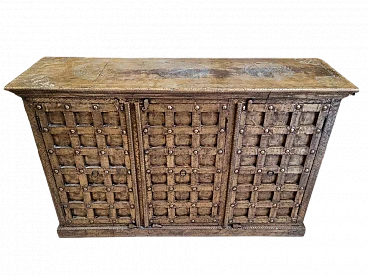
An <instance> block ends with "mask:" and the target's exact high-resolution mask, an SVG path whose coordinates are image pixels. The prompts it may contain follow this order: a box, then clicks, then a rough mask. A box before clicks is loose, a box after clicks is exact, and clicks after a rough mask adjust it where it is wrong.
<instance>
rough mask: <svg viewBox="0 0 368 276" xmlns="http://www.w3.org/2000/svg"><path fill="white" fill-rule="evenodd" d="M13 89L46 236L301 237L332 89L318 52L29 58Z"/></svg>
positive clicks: (342, 87)
mask: <svg viewBox="0 0 368 276" xmlns="http://www.w3.org/2000/svg"><path fill="white" fill-rule="evenodd" d="M5 89H6V90H9V91H12V92H14V93H15V94H17V95H19V96H21V97H22V98H23V100H24V104H25V108H26V111H27V115H28V118H29V121H30V123H31V127H32V131H33V134H34V138H35V141H36V144H37V148H38V151H39V155H40V158H41V161H42V165H43V168H44V171H45V174H46V178H47V182H48V185H49V189H50V192H51V195H52V198H53V202H54V205H55V209H56V212H57V215H58V219H59V222H60V225H59V228H58V234H59V236H60V237H105V236H164V235H177V236H188V235H195V236H213V235H214V236H224V235H262V236H263V235H269V236H302V235H304V233H305V227H304V224H303V220H304V217H305V214H306V210H307V207H308V203H309V200H310V197H311V193H312V190H313V187H314V184H315V181H316V178H317V174H318V170H319V168H320V165H321V162H322V159H323V156H324V153H325V150H326V146H327V142H328V138H329V137H330V135H331V131H332V127H333V123H334V120H335V118H336V115H337V110H338V107H339V104H340V101H341V99H342V98H344V97H346V96H348V95H349V94H354V93H356V92H358V89H357V88H356V87H355V86H354V85H353V84H351V83H350V82H349V81H347V80H346V79H345V78H343V77H342V76H341V75H340V74H339V73H337V72H336V71H335V70H334V69H332V68H331V67H330V66H329V65H327V64H326V63H325V62H323V61H321V60H319V59H85V58H43V59H41V60H40V61H39V62H38V63H36V64H35V65H34V66H32V67H31V68H30V69H28V70H27V71H26V72H25V73H23V74H22V75H20V76H19V77H18V78H16V79H15V80H14V81H13V82H11V83H10V84H8V85H7V86H6V87H5Z"/></svg>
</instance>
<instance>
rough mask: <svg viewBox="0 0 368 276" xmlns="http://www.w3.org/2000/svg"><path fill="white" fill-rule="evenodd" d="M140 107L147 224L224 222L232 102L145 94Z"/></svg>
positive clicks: (139, 116)
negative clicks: (151, 98) (150, 96)
mask: <svg viewBox="0 0 368 276" xmlns="http://www.w3.org/2000/svg"><path fill="white" fill-rule="evenodd" d="M137 109H138V111H137V112H138V114H137V116H138V122H141V127H140V129H139V133H140V135H139V138H140V139H141V141H140V144H141V145H143V148H142V149H141V154H142V156H141V158H142V160H144V164H143V167H142V178H143V179H142V180H143V186H144V189H143V191H144V192H143V204H144V207H145V209H144V211H145V217H144V218H145V225H153V226H155V225H158V226H159V225H188V224H189V225H190V224H193V225H219V224H222V220H223V215H224V207H225V198H226V195H225V194H226V185H227V169H226V164H224V160H225V155H227V154H229V150H228V149H226V148H227V145H228V143H227V137H228V132H229V129H228V128H227V122H228V114H229V109H230V108H229V103H228V102H227V101H222V102H218V101H205V100H198V101H195V100H181V101H175V100H166V101H165V100H145V101H144V102H143V103H140V104H137Z"/></svg>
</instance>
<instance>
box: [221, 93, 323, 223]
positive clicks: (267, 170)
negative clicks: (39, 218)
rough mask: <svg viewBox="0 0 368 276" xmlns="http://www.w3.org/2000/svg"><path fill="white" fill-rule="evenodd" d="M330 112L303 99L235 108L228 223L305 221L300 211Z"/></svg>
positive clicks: (251, 102)
mask: <svg viewBox="0 0 368 276" xmlns="http://www.w3.org/2000/svg"><path fill="white" fill-rule="evenodd" d="M329 108H330V103H329V101H326V102H313V101H307V100H305V101H301V102H293V101H281V100H280V101H278V102H277V101H274V102H265V101H263V102H262V101H252V100H250V101H248V102H247V103H239V104H238V106H237V115H236V122H235V125H236V127H235V135H234V136H235V137H234V150H233V151H234V156H233V160H232V167H231V170H232V173H231V176H230V180H229V193H228V205H227V212H226V214H227V217H226V218H225V220H226V223H228V224H229V225H233V226H234V227H235V226H236V225H241V224H246V223H295V222H298V220H299V219H303V217H304V214H300V208H301V205H302V202H303V197H304V195H305V192H306V187H307V181H308V178H309V176H310V171H311V167H312V165H313V161H314V158H315V156H316V154H317V147H318V144H319V140H320V138H321V132H322V131H321V130H322V127H323V124H324V121H325V118H326V116H327V114H328V110H329ZM307 188H308V187H307ZM308 193H309V194H310V193H311V190H309V191H308Z"/></svg>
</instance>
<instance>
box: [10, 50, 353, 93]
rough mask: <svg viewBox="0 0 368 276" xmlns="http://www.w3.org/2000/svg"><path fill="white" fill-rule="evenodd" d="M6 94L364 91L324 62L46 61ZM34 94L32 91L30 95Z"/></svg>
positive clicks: (230, 60)
mask: <svg viewBox="0 0 368 276" xmlns="http://www.w3.org/2000/svg"><path fill="white" fill-rule="evenodd" d="M5 89H6V90H9V91H12V92H15V93H19V94H21V95H27V93H32V92H34V91H45V90H46V91H53V92H57V91H79V92H88V93H97V92H106V93H109V92H112V93H124V92H132V91H141V92H142V91H145V92H147V93H150V92H160V93H171V92H173V91H177V92H187V93H193V94H195V93H197V92H205V91H207V92H212V91H213V92H222V93H232V92H243V91H244V92H292V93H299V92H300V93H304V92H318V91H323V92H324V93H329V92H331V93H334V94H336V93H339V92H341V93H346V92H348V93H355V92H358V88H357V87H356V86H355V85H353V84H352V83H351V82H349V81H348V80H346V79H345V78H344V77H342V76H341V75H340V74H339V73H338V72H336V71H335V70H334V69H333V68H331V67H330V66H329V65H328V64H327V63H325V62H324V61H322V60H320V59H168V58H149V59H123V58H67V57H45V58H42V59H41V60H40V61H38V62H37V63H35V64H34V65H33V66H32V67H31V68H29V69H28V70H27V71H25V72H24V73H23V74H21V75H20V76H18V77H17V78H16V79H14V80H13V81H12V82H11V83H9V84H8V85H7V86H6V87H5ZM27 91H29V92H27Z"/></svg>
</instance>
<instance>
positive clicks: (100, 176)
mask: <svg viewBox="0 0 368 276" xmlns="http://www.w3.org/2000/svg"><path fill="white" fill-rule="evenodd" d="M30 104H31V105H32V106H33V108H34V110H35V116H36V119H37V121H38V123H39V128H40V135H42V140H43V142H44V144H45V148H46V151H47V155H48V159H49V160H48V161H49V163H48V162H47V164H50V166H51V169H52V172H53V175H51V176H48V178H49V179H54V180H55V184H56V187H55V188H56V189H57V191H55V192H54V193H55V194H57V195H58V197H57V198H56V202H60V204H61V206H60V207H59V206H57V208H61V210H62V214H63V218H62V219H63V220H64V221H62V222H61V223H62V224H66V225H84V224H90V225H96V224H97V225H98V224H112V225H137V226H139V225H140V218H139V211H138V210H139V208H138V205H139V204H138V197H137V185H136V180H135V165H134V152H133V144H132V131H131V119H130V107H129V104H127V103H118V102H117V101H115V100H80V101H75V100H71V101H68V100H57V101H56V100H55V101H54V100H44V101H43V100H41V99H40V100H38V101H37V102H34V103H30Z"/></svg>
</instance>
